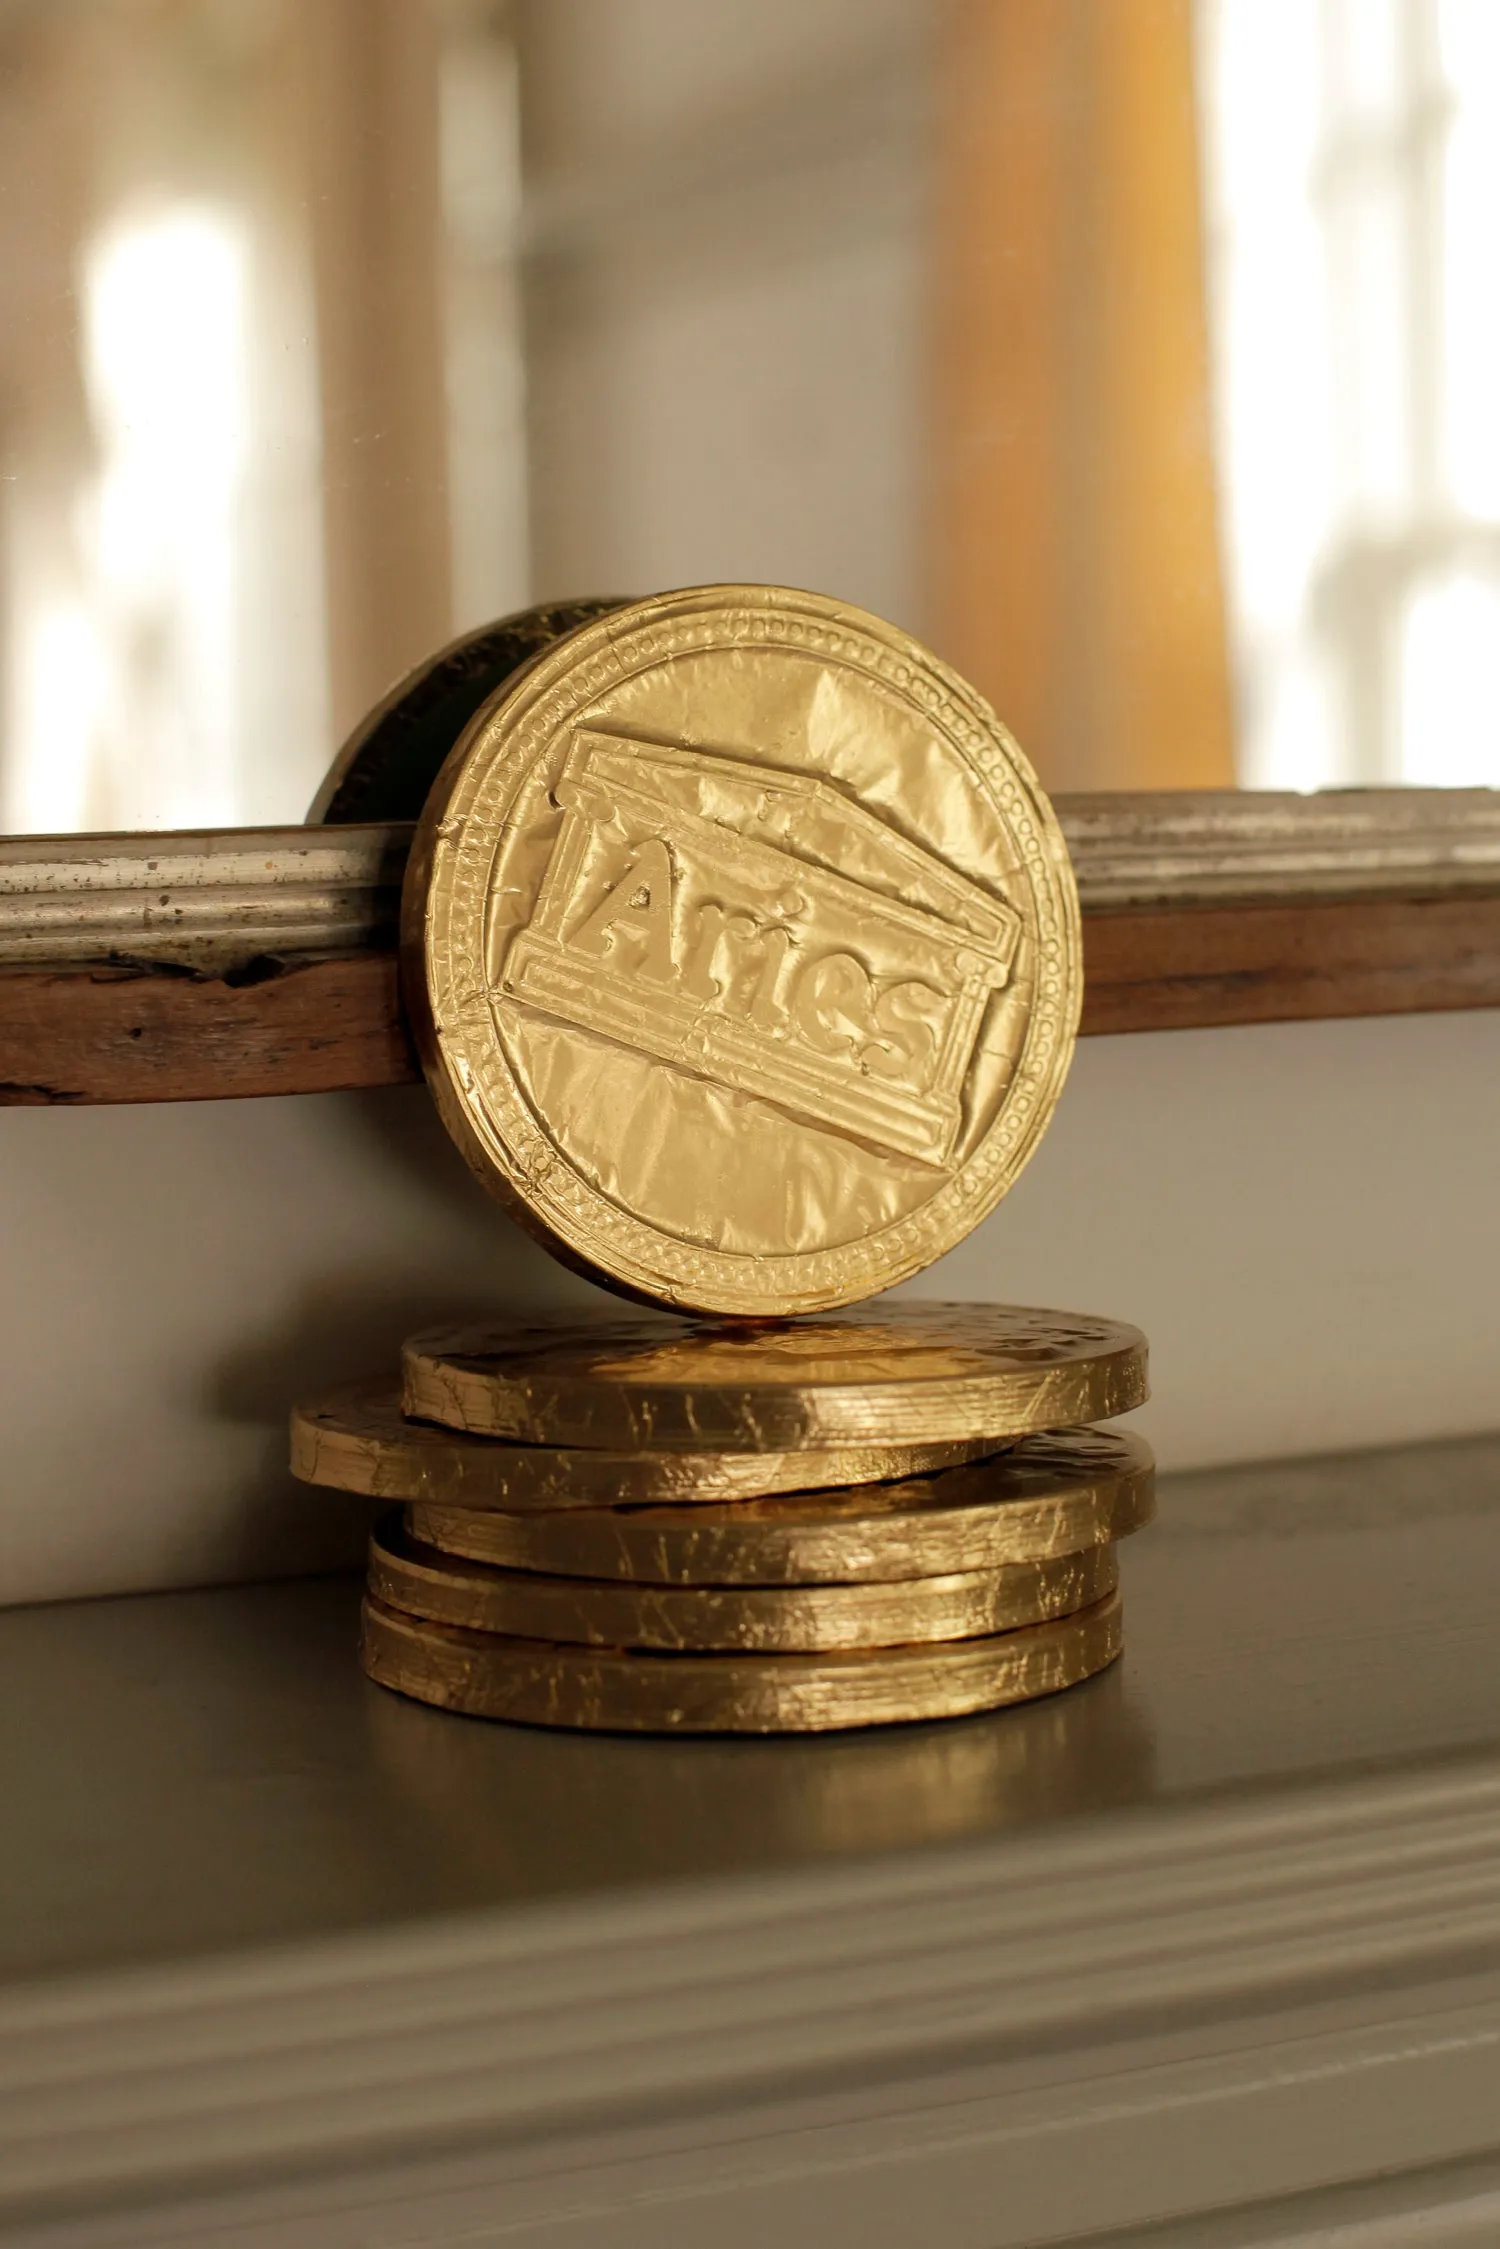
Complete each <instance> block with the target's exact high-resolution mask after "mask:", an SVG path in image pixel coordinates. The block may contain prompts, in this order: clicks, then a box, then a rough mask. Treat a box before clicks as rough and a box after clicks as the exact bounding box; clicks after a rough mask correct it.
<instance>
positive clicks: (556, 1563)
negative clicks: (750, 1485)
mask: <svg viewBox="0 0 1500 2249" xmlns="http://www.w3.org/2000/svg"><path fill="white" fill-rule="evenodd" d="M458 1441H459V1442H462V1441H463V1440H461V1439H460V1440H458ZM573 1457H574V1458H583V1457H586V1456H583V1455H576V1454H575V1455H574V1456H573ZM684 1457H685V1456H684ZM730 1457H731V1458H732V1457H734V1456H732V1455H731V1456H730ZM785 1457H790V1458H792V1459H796V1458H797V1457H799V1456H798V1455H796V1454H792V1455H790V1456H785ZM834 1457H836V1456H834ZM1154 1481H1155V1471H1154V1468H1153V1466H1152V1460H1151V1451H1150V1448H1149V1446H1147V1445H1146V1444H1144V1443H1143V1442H1142V1440H1141V1439H1140V1438H1139V1437H1132V1436H1126V1435H1125V1434H1124V1433H1123V1432H1122V1431H1118V1430H1104V1429H1073V1430H1069V1431H1067V1432H1066V1433H1065V1434H1063V1435H1060V1436H1055V1437H1029V1438H1027V1439H1026V1440H1025V1442H1024V1443H1022V1444H1020V1445H1018V1446H1017V1447H1016V1449H1015V1451H1013V1452H1008V1453H1001V1454H998V1455H996V1456H995V1457H993V1458H991V1459H989V1460H985V1461H979V1462H976V1463H974V1465H972V1466H970V1467H959V1468H949V1469H945V1470H943V1471H941V1472H940V1473H939V1474H937V1475H935V1476H924V1477H919V1478H915V1479H908V1480H905V1481H900V1482H895V1483H884V1484H869V1485H865V1486H863V1487H862V1488H861V1489H859V1490H855V1491H812V1492H802V1493H797V1494H791V1495H785V1496H782V1497H780V1498H773V1499H747V1500H739V1501H731V1502H729V1503H728V1504H727V1505H726V1504H722V1503H720V1504H714V1503H712V1502H710V1503H709V1504H706V1505H696V1506H692V1507H683V1506H665V1507H655V1506H653V1507H613V1508H611V1507H581V1508H580V1507H570V1508H567V1509H559V1508H552V1509H549V1510H543V1511H537V1512H533V1513H531V1514H525V1515H523V1514H511V1513H505V1512H499V1511H495V1512H490V1513H483V1514H482V1513H480V1512H478V1511H477V1510H471V1509H462V1508H457V1507H425V1506H417V1507H412V1508H409V1509H408V1511H407V1527H408V1529H409V1530H410V1531H411V1534H412V1536H413V1537H414V1538H416V1539H419V1540H420V1541H421V1542H422V1543H423V1544H424V1545H427V1546H435V1547H438V1548H439V1549H440V1550H441V1551H442V1552H443V1553H445V1554H457V1555H463V1556H466V1557H467V1558H468V1559H469V1560H471V1561H475V1562H488V1563H490V1564H491V1565H492V1566H494V1567H497V1568H501V1569H512V1570H539V1571H543V1572H546V1573H549V1574H551V1575H553V1576H559V1577H584V1578H625V1579H629V1580H631V1581H632V1582H634V1583H638V1584H650V1585H858V1584H868V1583H880V1582H882V1581H890V1580H892V1579H899V1578H924V1577H939V1576H942V1575H945V1574H946V1573H947V1572H949V1571H960V1572H962V1571H973V1570H996V1569H1007V1568H1009V1567H1011V1565H1013V1564H1015V1563H1018V1562H1036V1561H1041V1560H1045V1559H1046V1558H1047V1557H1049V1556H1051V1555H1057V1554H1073V1553H1076V1552H1078V1551H1079V1550H1080V1549H1081V1548H1084V1547H1089V1546H1101V1545H1107V1544H1109V1543H1112V1542H1113V1541H1115V1540H1117V1539H1121V1538H1126V1537H1128V1536H1129V1535H1130V1533H1131V1532H1132V1531H1135V1530H1139V1529H1140V1527H1141V1525H1142V1524H1143V1523H1149V1522H1150V1520H1151V1517H1152V1515H1153V1513H1154V1512H1155V1506H1156V1502H1155V1497H1154V1489H1153V1487H1154Z"/></svg>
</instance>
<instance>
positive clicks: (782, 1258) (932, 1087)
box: [402, 586, 1082, 1317]
mask: <svg viewBox="0 0 1500 2249" xmlns="http://www.w3.org/2000/svg"><path fill="white" fill-rule="evenodd" d="M402 949H403V961H404V974H405V979H406V988H407V999H408V1006H409V1009H410V1013H411V1017H412V1021H413V1024H414V1026H415V1029H416V1035H417V1042H418V1046H419V1049H420V1051H421V1054H422V1060H423V1064H424V1067H425V1069H426V1071H427V1076H428V1080H429V1083H430V1084H431V1086H432V1090H433V1093H434V1095H435V1097H436V1100H437V1103H438V1107H439V1109H440V1110H441V1112H442V1115H443V1117H444V1120H445V1122H446V1123H447V1125H448V1128H449V1130H450V1132H451V1133H452V1134H453V1136H454V1138H455V1139H456V1140H457V1142H458V1144H459V1146H460V1147H461V1148H462V1149H463V1150H464V1152H465V1154H466V1155H467V1156H468V1158H469V1160H470V1162H471V1163H472V1164H473V1165H474V1167H475V1169H476V1171H477V1172H478V1174H479V1176H480V1178H481V1179H482V1180H483V1181H484V1182H485V1184H486V1185H487V1186H488V1187H490V1189H491V1190H492V1191H493V1192H494V1193H495V1194H497V1195H498V1196H500V1197H501V1199H502V1200H503V1201H505V1202H506V1203H507V1204H508V1206H509V1207H510V1208H511V1210H512V1211H513V1212H514V1213H515V1215H516V1216H517V1217H518V1218H520V1219H521V1221H522V1222H523V1223H524V1224H525V1225H527V1226H528V1227H530V1228H531V1229H532V1230H533V1231H534V1232H535V1233H536V1234H538V1235H539V1236H540V1238H541V1239H542V1240H544V1241H545V1242H547V1243H548V1244H549V1246H550V1247H552V1248H553V1249H554V1250H556V1251H557V1252H558V1254H559V1255H561V1256H563V1257H565V1258H567V1259H568V1260H570V1261H571V1262H572V1263H574V1264H576V1265H578V1266H579V1267H580V1268H581V1269H582V1270H583V1271H585V1272H587V1273H589V1274H590V1275H591V1276H592V1277H593V1278H595V1279H597V1280H601V1281H603V1282H605V1283H607V1284H609V1285H611V1286H614V1287H616V1288H619V1289H621V1290H622V1291H623V1292H624V1293H626V1294H627V1295H634V1296H637V1297H640V1298H642V1299H644V1300H647V1301H650V1302H656V1303H662V1304H668V1305H673V1306H676V1307H679V1308H682V1309H689V1310H697V1311H704V1312H716V1313H727V1314H736V1315H747V1316H756V1317H772V1316H780V1315H784V1314H788V1313H792V1312H799V1311H816V1310H821V1309H825V1308H828V1307H831V1306H835V1305H841V1304H848V1303H852V1302H854V1301H855V1300H857V1299H859V1298H862V1297H866V1296H869V1295H871V1294H873V1293H874V1292H876V1291H877V1290H880V1289H885V1288H889V1287H890V1286H891V1285H892V1284H893V1283H894V1282H897V1281H900V1280H903V1279H904V1278H906V1277H907V1276H908V1275H909V1274H912V1273H915V1272H917V1271H919V1270H920V1269H921V1268H922V1267H923V1266H924V1265H927V1264H929V1263H930V1262H931V1261H932V1259H933V1258H935V1257H938V1256H940V1255H941V1254H942V1252H943V1251H944V1250H946V1249H950V1248H951V1247H952V1246H953V1244H954V1243H955V1242H958V1241H960V1240H961V1239H962V1238H963V1237H964V1236H965V1235H966V1234H967V1233H968V1232H969V1231H970V1230H971V1228H972V1227H974V1226H975V1225H976V1224H977V1223H978V1221H979V1220H980V1219H981V1218H983V1217H984V1215H985V1214H986V1212H987V1211H989V1210H991V1209H992V1208H993V1207H994V1205H995V1204H996V1203H997V1202H998V1201H999V1199H1000V1197H1001V1196H1002V1195H1003V1194H1004V1193H1005V1192H1006V1190H1007V1188H1008V1187H1009V1186H1010V1185H1011V1183H1012V1181H1013V1180H1014V1179H1015V1177H1016V1175H1017V1173H1018V1172H1019V1171H1020V1169H1021V1167H1022V1165H1023V1164H1024V1163H1025V1162H1026V1160H1027V1158H1028V1156H1029V1155H1030V1153H1031V1151H1032V1149H1033V1148H1034V1147H1035V1146H1036V1143H1037V1141H1038V1139H1039V1138H1040V1137H1041V1134H1042V1132H1043V1130H1044V1128H1045V1126H1046V1123H1047V1120H1048V1117H1049V1116H1050V1115H1051V1112H1052V1108H1053V1105H1054V1103H1055V1102H1056V1099H1057V1096H1058V1093H1059V1091H1060V1090H1061V1087H1062V1082H1063V1079H1064V1076H1065V1074H1066V1071H1067V1067H1068V1062H1069V1058H1070V1055H1071V1052H1072V1045H1073V1037H1074V1032H1075V1030H1076V1026H1077V1019H1078V1010H1079V1004H1080V998H1081V991H1082V975H1081V965H1080V962H1081V955H1080V943H1079V924H1078V907H1077V898H1076V893H1075V889H1074V885H1073V879H1072V874H1071V870H1070V868H1069V864H1068V856H1067V850H1066V846H1065V844H1064V842H1063V838H1062V834H1061V831H1060V829H1059V828H1058V825H1057V822H1056V820H1055V818H1054V816H1053V813H1052V810H1051V807H1050V806H1049V805H1048V803H1047V800H1046V798H1045V797H1044V796H1043V794H1042V792H1041V790H1040V788H1039V787H1038V785H1037V782H1036V779H1035V777H1034V775H1033V774H1032V772H1031V769H1030V767H1029V766H1028V765H1027V763H1026V761H1025V759H1024V758H1023V757H1022V755H1021V753H1020V751H1019V750H1018V749H1017V748H1016V745H1015V743H1014V742H1013V741H1012V740H1011V738H1010V736H1009V735H1008V734H1007V733H1006V732H1005V730H1004V728H1003V727H1002V726H1001V725H1000V723H999V721H998V720H997V719H996V717H995V715H994V713H993V712H992V711H991V710H990V708H989V706H988V705H987V704H986V703H984V702H983V701H982V700H981V698H980V697H979V696H978V695H977V694H976V693H975V692H974V691H973V689H972V688H969V687H967V686H966V685H965V684H964V682H963V681H962V680H960V679H958V678H957V677H956V676H955V675H954V674H953V673H951V672H949V671H948V670H946V669H945V667H944V666H943V665H941V664H940V663H939V662H938V661H937V659H936V658H935V657H933V656H931V655H930V654H928V652H927V651H926V650H925V649H923V648H921V647H919V646H918V645H917V643H916V642H914V641H912V640H910V639H909V638H908V637H907V636H906V635H905V634H904V633H901V632H898V631H897V630H896V629H895V628H894V627H893V626H891V625H887V624H883V623H882V622H881V621H880V620H879V619H878V618H876V617H872V616H869V615H867V614H866V613H865V612H864V611H862V610H857V609H851V608H848V607H846V606H844V605H843V604H841V603H838V602H834V601H829V600H826V599H824V598H822V597H821V596H818V595H814V594H804V593H792V592H787V591H785V590H783V589H780V588H776V587H766V586H710V587H700V588H697V589H694V590H691V591H688V592H684V593H674V594H663V595H660V596H658V597H657V598H655V599H653V600H650V601H640V602H633V603H630V604H628V605H627V606H625V607H624V608H621V609H618V610H616V611H614V612H613V613H612V614H611V615H609V616H607V617H603V618H601V619H599V620H598V621H597V622H596V623H594V624H591V625H584V626H581V627H580V628H579V629H578V630H576V631H574V632H572V633H570V634H569V635H568V636H567V637H566V639H564V640H562V641H559V642H558V643H557V644H556V645H555V646H554V647H553V648H551V649H549V650H547V651H545V652H544V653H543V654H542V655H540V656H539V657H538V658H537V659H536V661H535V662H533V663H532V664H531V665H529V666H528V667H527V668H526V669H525V671H523V672H522V673H520V674H519V675H518V676H517V677H516V678H515V679H514V681H512V682H511V683H510V684H509V685H508V686H506V687H504V688H502V689H501V690H500V691H499V693H498V694H497V695H496V696H495V698H494V699H493V700H492V701H491V702H490V703H488V704H487V705H485V706H484V708H483V709H482V710H481V711H480V712H479V713H478V715H477V716H476V717H475V719H474V720H473V722H472V724H471V725H470V727H469V728H468V730H467V732H466V733H465V735H464V737H463V739H462V740H461V741H460V743H459V744H458V746H457V747H456V748H455V749H454V751H453V753H452V754H451V756H450V757H449V759H448V762H447V764H446V765H445V766H444V768H443V771H442V773H441V774H440V775H439V777H438V780H437V782H436V784H435V785H434V787H433V790H432V793H431V795H430V796H429V798H428V800H427V805H426V809H425V811H424V812H423V815H422V819H421V822H420V824H419V828H418V833H417V839H416V843H415V846H414V848H413V851H412V856H411V860H410V864H409V867H408V871H407V879H406V888H405V893H404V905H403V945H402Z"/></svg>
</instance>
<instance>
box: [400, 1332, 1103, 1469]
mask: <svg viewBox="0 0 1500 2249" xmlns="http://www.w3.org/2000/svg"><path fill="white" fill-rule="evenodd" d="M402 1390H403V1401H404V1404H405V1408H406V1411H407V1413H408V1414H411V1415H414V1416H416V1417H417V1418H418V1419H420V1420H424V1421H441V1422H446V1423H447V1424H448V1425H449V1426H450V1427H453V1428H459V1429H467V1430H469V1431H471V1432H472V1433H473V1434H475V1435H478V1436H487V1437H510V1438H515V1439H519V1440H520V1441H521V1442H522V1443H524V1444H532V1445H570V1446H571V1445H576V1446H579V1447H584V1448H588V1447H596V1446H597V1447H602V1448H604V1449H606V1450H612V1451H619V1452H625V1451H628V1450H630V1449H631V1447H633V1446H642V1447H644V1448H646V1449H648V1450H650V1451H659V1452H705V1451H708V1452H720V1451H722V1452H761V1451H771V1452H783V1451H784V1452H796V1451H800V1450H802V1449H804V1448H806V1447H821V1446H833V1445H895V1444H935V1443H937V1444H940V1443H944V1442H951V1441H953V1440H959V1441H964V1440H969V1441H972V1440H975V1439H989V1440H995V1439H1000V1438H1008V1437H1020V1436H1025V1435H1027V1434H1029V1433H1030V1432H1031V1431H1032V1430H1036V1429H1070V1428H1074V1427H1077V1426H1079V1425H1080V1424H1082V1423H1084V1422H1090V1421H1108V1420H1110V1419H1111V1418H1112V1417H1113V1416H1114V1415H1115V1414H1119V1413H1128V1412H1129V1411H1130V1410H1131V1408H1132V1407H1134V1406H1138V1405H1141V1404H1143V1403H1144V1401H1145V1397H1146V1339H1145V1337H1144V1336H1143V1335H1142V1334H1141V1332H1140V1330H1139V1328H1133V1327H1127V1326H1125V1325H1124V1324H1123V1323H1122V1322H1120V1321H1117V1320H1099V1319H1092V1318H1090V1317H1088V1316H1087V1315H1085V1314H1082V1313H1072V1312H1040V1311H1032V1310H1029V1309H1027V1308H1025V1307H1023V1306H1019V1305H1013V1304H881V1305H875V1306H872V1307H869V1308H868V1309H866V1310H865V1311H863V1312H861V1313H860V1315H859V1316H858V1318H853V1317H849V1316H844V1317H835V1318H826V1319H821V1320H799V1321H797V1322H795V1323H794V1324H791V1325H788V1326H784V1327H774V1328H744V1327H739V1326H733V1325H727V1324H722V1325H721V1324H716V1323H713V1322H709V1321H690V1322H684V1321H681V1320H668V1319H664V1318H661V1317H653V1316H651V1315H650V1314H637V1315H636V1317H634V1318H633V1319H632V1318H629V1317H622V1318H620V1319H616V1320H606V1321H597V1320H595V1321H590V1320H568V1319H554V1320H546V1321H543V1320H535V1321H531V1322H527V1323H522V1322H519V1321H512V1322H507V1323H505V1324H503V1325H502V1324H498V1323H497V1324H496V1325H494V1326H492V1327H478V1328H439V1329H433V1330H431V1331H430V1332H428V1333H426V1334H423V1335H418V1336H413V1337H412V1338H411V1340H410V1341H409V1342H408V1343H407V1344H406V1345H405V1347H404V1349H403V1351H402Z"/></svg>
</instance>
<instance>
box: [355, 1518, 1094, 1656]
mask: <svg viewBox="0 0 1500 2249" xmlns="http://www.w3.org/2000/svg"><path fill="white" fill-rule="evenodd" d="M1117 1577H1118V1573H1117V1566H1116V1562H1115V1551H1114V1548H1113V1547H1112V1546H1092V1547H1089V1548H1087V1549H1085V1551H1084V1552H1082V1553H1080V1554H1059V1555H1056V1556H1054V1557H1053V1558H1052V1559H1051V1560H1050V1561H1045V1562H1015V1563H1012V1564H1010V1565H1009V1566H1008V1567H1007V1568H1004V1569H999V1570H970V1571H964V1572H956V1571H955V1572H950V1573H949V1574H947V1575H945V1576H942V1577H921V1578H906V1579H903V1580H901V1581H900V1582H898V1583H894V1584H870V1585H777V1586H763V1585H762V1586H734V1587H724V1586H681V1585H671V1586H667V1585H630V1584H622V1583H620V1582H618V1581H616V1582H613V1583H611V1582H609V1581H607V1580H606V1581H603V1582H600V1581H596V1580H592V1579H587V1578H576V1577H575V1578H568V1577H541V1576H538V1575H536V1574H534V1573H531V1572H527V1571H523V1570H499V1569H492V1568H488V1567H486V1566H485V1565H484V1564H483V1563H480V1562H470V1561H462V1560H459V1559H457V1558H454V1557H451V1556H449V1555H446V1554H442V1553H439V1552H438V1550H437V1549H436V1548H435V1547H431V1546H423V1545H420V1544H418V1543H417V1542H416V1541H415V1540H413V1539H411V1538H409V1537H408V1536H407V1535H406V1534H405V1532H404V1531H403V1530H402V1529H401V1528H400V1526H399V1524H398V1523H388V1524H385V1525H383V1526H382V1527H380V1528H379V1529H377V1530H376V1531H375V1532H374V1533H373V1534H372V1536H371V1540H370V1566H369V1590H370V1592H371V1593H372V1594H373V1595H374V1596H375V1598H376V1599H377V1600H379V1601H382V1602H384V1603H385V1605H386V1606H387V1607H388V1608H392V1609H398V1610H400V1611H401V1612H402V1613H403V1614H404V1615H407V1616H420V1617H428V1618H430V1619H431V1620H432V1621H433V1622H434V1623H437V1624H456V1625H460V1626H462V1627H464V1628H465V1629H466V1630H469V1631H473V1632H500V1633H505V1634H508V1635H510V1636H512V1637H514V1638H518V1639H531V1640H553V1641H562V1642H565V1643H568V1644H570V1645H571V1644H586V1645H588V1646H591V1647H599V1648H663V1649H677V1650H679V1651H683V1652H690V1651H698V1652H701V1651H704V1650H708V1649H716V1648H743V1649H745V1650H747V1651H756V1652H759V1653H762V1654H771V1653H784V1652H793V1651H812V1650H818V1649H824V1648H890V1647H900V1646H903V1645H909V1644H915V1643H917V1642H920V1641H928V1640H967V1639H977V1638H979V1637H981V1636H983V1635H985V1634H988V1633H995V1632H1010V1631H1014V1630H1015V1629H1016V1627H1017V1626H1019V1625H1023V1624H1040V1623H1042V1622H1043V1621H1044V1620H1045V1619H1046V1618H1048V1617H1055V1616H1071V1615H1072V1614H1073V1612H1074V1611H1075V1610H1077V1609H1082V1608H1087V1607H1088V1606H1089V1605H1090V1603H1092V1602H1094V1601H1100V1600H1102V1599H1103V1598H1104V1596H1105V1594H1106V1593H1112V1592H1113V1591H1114V1589H1115V1585H1116V1583H1117Z"/></svg>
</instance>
